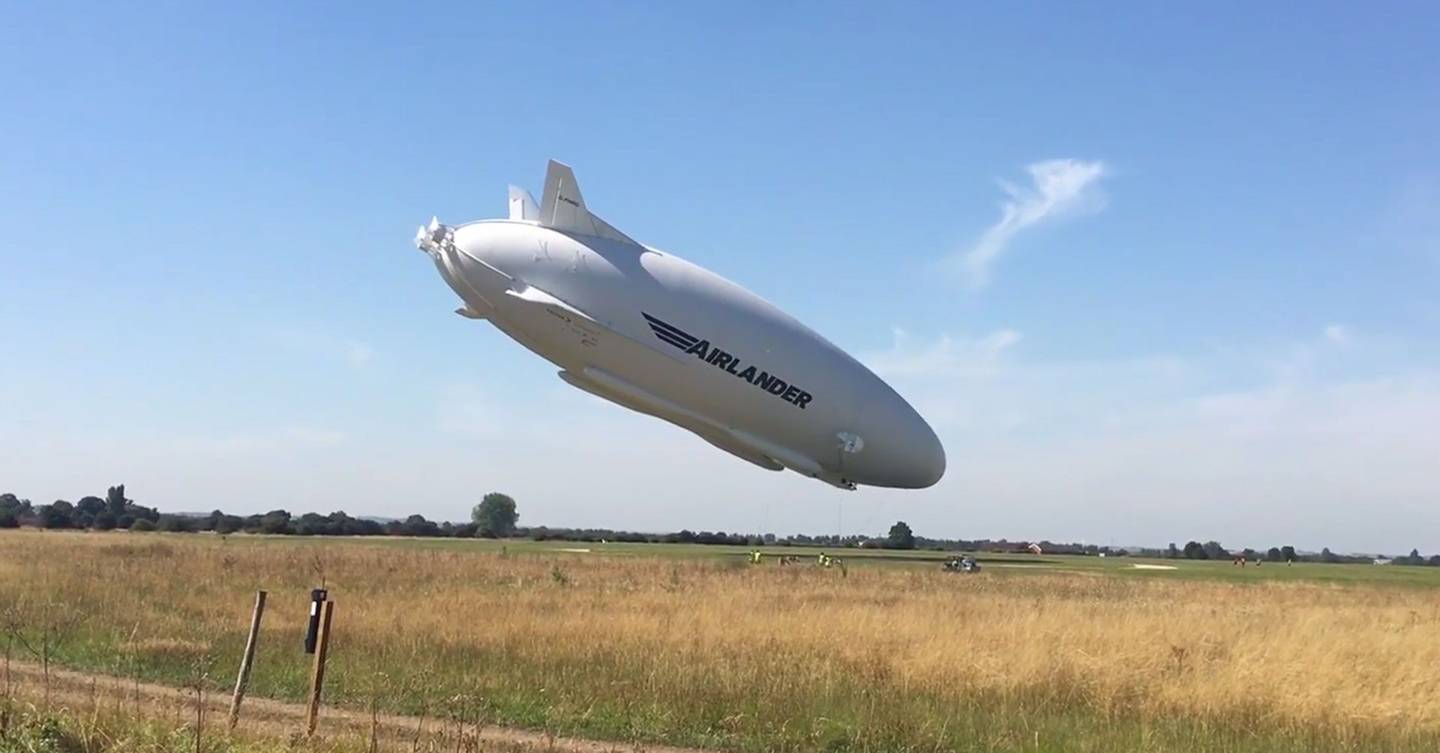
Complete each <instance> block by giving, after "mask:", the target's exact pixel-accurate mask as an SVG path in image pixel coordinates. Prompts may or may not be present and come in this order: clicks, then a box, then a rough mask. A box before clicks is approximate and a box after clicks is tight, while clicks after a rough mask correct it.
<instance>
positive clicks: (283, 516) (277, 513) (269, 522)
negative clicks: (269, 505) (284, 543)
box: [260, 510, 290, 533]
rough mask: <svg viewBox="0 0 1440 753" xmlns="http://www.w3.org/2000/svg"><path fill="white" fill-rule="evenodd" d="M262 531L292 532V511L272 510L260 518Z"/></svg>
mask: <svg viewBox="0 0 1440 753" xmlns="http://www.w3.org/2000/svg"><path fill="white" fill-rule="evenodd" d="M260 532H261V533H290V513H289V511H287V510H271V511H270V512H267V513H265V514H264V515H263V516H261V518H260Z"/></svg>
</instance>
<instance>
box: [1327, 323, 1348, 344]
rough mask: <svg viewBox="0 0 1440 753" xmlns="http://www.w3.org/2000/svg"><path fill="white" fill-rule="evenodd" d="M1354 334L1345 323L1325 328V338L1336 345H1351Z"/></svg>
mask: <svg viewBox="0 0 1440 753" xmlns="http://www.w3.org/2000/svg"><path fill="white" fill-rule="evenodd" d="M1352 337H1353V335H1352V334H1351V333H1350V328H1349V327H1346V326H1345V325H1343V324H1332V325H1330V326H1328V327H1326V328H1325V339H1326V340H1328V341H1330V342H1332V343H1334V344H1336V345H1349V344H1350V341H1351V338H1352Z"/></svg>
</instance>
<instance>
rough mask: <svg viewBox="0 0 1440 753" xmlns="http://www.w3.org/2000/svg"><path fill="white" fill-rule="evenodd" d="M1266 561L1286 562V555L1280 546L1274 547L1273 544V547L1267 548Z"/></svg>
mask: <svg viewBox="0 0 1440 753" xmlns="http://www.w3.org/2000/svg"><path fill="white" fill-rule="evenodd" d="M1265 561H1266V562H1284V561H1285V555H1284V554H1283V553H1282V552H1281V551H1280V548H1279V547H1274V546H1272V547H1270V548H1269V549H1266V550H1265Z"/></svg>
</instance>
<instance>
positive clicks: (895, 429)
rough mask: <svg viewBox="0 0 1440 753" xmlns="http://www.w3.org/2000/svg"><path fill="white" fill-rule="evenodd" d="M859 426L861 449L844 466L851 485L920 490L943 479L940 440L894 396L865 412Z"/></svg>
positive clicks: (942, 453) (905, 404) (943, 457)
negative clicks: (863, 439) (851, 480)
mask: <svg viewBox="0 0 1440 753" xmlns="http://www.w3.org/2000/svg"><path fill="white" fill-rule="evenodd" d="M892 394H893V393H892ZM882 405H883V406H884V407H883V408H881V407H880V406H882ZM861 425H862V427H863V428H862V431H861V436H862V437H864V438H865V442H864V445H863V447H862V449H861V450H860V451H859V452H858V453H856V454H855V455H853V456H852V459H851V460H849V461H847V462H848V464H847V466H846V468H847V471H849V475H850V476H851V477H852V478H853V479H854V480H855V481H858V482H859V483H862V484H869V485H872V486H888V487H892V488H898V489H923V488H925V487H927V486H934V485H935V483H936V482H938V481H939V480H940V477H941V476H944V475H945V448H944V447H943V446H942V445H941V444H940V438H939V437H937V436H935V431H934V430H933V429H931V428H930V424H928V423H926V422H925V419H923V418H921V417H920V414H919V413H917V412H916V411H915V409H914V408H912V407H910V405H909V403H906V402H905V401H904V399H902V398H900V397H899V396H898V395H894V396H893V398H892V399H891V400H888V401H883V402H879V403H877V404H875V405H874V406H873V407H871V408H868V409H866V410H865V420H864V421H862V423H861Z"/></svg>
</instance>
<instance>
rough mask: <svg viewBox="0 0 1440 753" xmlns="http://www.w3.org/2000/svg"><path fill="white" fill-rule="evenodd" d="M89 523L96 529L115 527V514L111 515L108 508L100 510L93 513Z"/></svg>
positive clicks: (105, 529) (102, 529) (103, 529)
mask: <svg viewBox="0 0 1440 753" xmlns="http://www.w3.org/2000/svg"><path fill="white" fill-rule="evenodd" d="M90 525H91V526H93V527H94V528H95V530H97V531H108V530H110V529H112V528H114V527H115V516H114V515H111V514H110V511H109V510H108V509H107V510H101V511H100V512H97V513H95V517H94V519H93V520H92V521H91V523H90Z"/></svg>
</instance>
